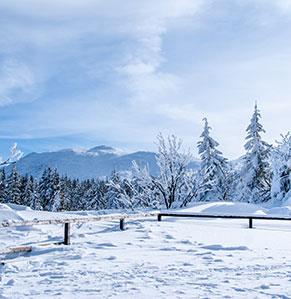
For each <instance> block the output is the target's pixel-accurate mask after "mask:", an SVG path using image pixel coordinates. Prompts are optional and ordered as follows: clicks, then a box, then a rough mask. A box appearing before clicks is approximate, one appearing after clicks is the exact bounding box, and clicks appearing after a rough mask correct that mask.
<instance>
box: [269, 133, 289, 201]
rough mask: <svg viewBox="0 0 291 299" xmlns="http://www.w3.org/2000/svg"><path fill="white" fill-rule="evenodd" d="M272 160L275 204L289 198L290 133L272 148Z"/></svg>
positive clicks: (273, 198)
mask: <svg viewBox="0 0 291 299" xmlns="http://www.w3.org/2000/svg"><path fill="white" fill-rule="evenodd" d="M271 161H272V174H273V178H272V187H271V194H272V200H273V202H274V203H275V204H281V203H282V202H283V201H286V200H288V199H289V198H291V134H290V132H289V133H288V134H286V135H285V136H282V141H280V142H278V146H277V147H276V148H274V149H273V151H272V154H271Z"/></svg>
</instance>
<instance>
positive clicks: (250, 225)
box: [249, 218, 253, 228]
mask: <svg viewBox="0 0 291 299" xmlns="http://www.w3.org/2000/svg"><path fill="white" fill-rule="evenodd" d="M249 228H253V218H249Z"/></svg>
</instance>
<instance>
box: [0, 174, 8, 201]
mask: <svg viewBox="0 0 291 299" xmlns="http://www.w3.org/2000/svg"><path fill="white" fill-rule="evenodd" d="M6 201H7V192H6V174H5V170H4V168H2V169H1V171H0V203H5V202H6Z"/></svg>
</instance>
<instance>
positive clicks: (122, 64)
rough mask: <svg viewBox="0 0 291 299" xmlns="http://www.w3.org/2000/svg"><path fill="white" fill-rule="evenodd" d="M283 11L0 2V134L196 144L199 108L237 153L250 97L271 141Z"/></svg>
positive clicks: (283, 50) (278, 112) (281, 116)
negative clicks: (166, 135)
mask: <svg viewBox="0 0 291 299" xmlns="http://www.w3.org/2000/svg"><path fill="white" fill-rule="evenodd" d="M290 16H291V9H290V1H289V0H286V1H283V0H281V1H280V0H277V1H276V0H270V1H263V0H254V1H248V0H247V1H239V0H235V1H226V0H225V1H224V0H223V1H212V0H201V1H197V0H179V1H177V0H158V1H157V0H147V1H134V0H124V1H122V2H121V1H118V0H106V1H105V0H87V1H83V0H82V1H81V0H75V1H69V0H58V1H56V0H53V1H38V0H23V1H17V0H9V1H8V0H4V1H1V2H0V62H1V64H0V105H1V106H2V109H1V111H0V134H1V135H2V136H12V137H17V136H29V137H31V138H34V137H35V138H36V137H38V138H39V137H50V138H51V137H53V136H63V135H74V134H75V135H76V136H80V134H87V135H88V136H90V138H92V140H93V139H94V138H95V139H96V140H103V141H104V142H105V141H106V140H107V141H108V142H110V143H111V144H114V142H116V143H118V144H119V145H120V144H121V143H124V144H125V145H127V144H132V145H133V146H134V147H138V146H142V147H148V148H150V147H152V144H153V143H152V140H153V139H154V138H155V135H156V134H157V132H159V131H162V132H174V133H177V134H179V135H181V137H183V138H184V139H185V141H186V143H188V144H191V146H194V145H195V142H196V141H197V138H198V136H199V134H200V130H201V128H200V122H201V119H202V118H203V117H204V116H207V117H209V121H210V123H211V124H212V126H213V134H215V135H216V137H217V138H218V139H219V141H220V143H221V145H222V149H223V150H224V151H225V152H226V154H229V155H232V156H236V155H239V154H240V153H241V152H242V150H243V147H242V144H243V138H244V129H245V127H246V125H247V123H248V120H249V114H250V113H251V110H252V106H253V103H254V100H255V99H257V100H259V105H260V107H261V110H262V112H263V114H264V112H265V114H266V116H265V118H264V121H265V123H266V129H267V131H268V132H269V133H268V135H267V137H268V139H269V141H272V140H274V139H275V138H277V136H278V135H279V134H280V132H281V131H284V129H285V128H286V126H287V125H288V120H289V116H288V115H287V111H288V109H287V108H288V107H290V106H289V105H290V104H289V103H290V99H289V94H290V92H291V90H290V84H289V81H288V78H290V75H291V62H290V61H291V54H290V53H291V42H290V41H291V36H290V31H289V29H288V28H290V25H291V19H290ZM274 102H276V103H278V105H277V106H276V108H274V107H273V106H274V104H273V103H274ZM11 104H14V105H11ZM270 107H273V108H274V109H273V108H270ZM280 107H281V108H280ZM274 119H278V121H277V122H275V124H274ZM20 123H21V126H20V125H19V124H20ZM59 140H60V139H58V142H60V141H59ZM80 140H81V139H80ZM80 142H82V141H80ZM96 142H97V141H96ZM20 145H21V144H20ZM80 145H82V144H80Z"/></svg>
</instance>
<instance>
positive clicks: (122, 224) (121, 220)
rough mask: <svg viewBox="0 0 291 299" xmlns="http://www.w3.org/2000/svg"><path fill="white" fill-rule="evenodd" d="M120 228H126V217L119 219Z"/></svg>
mask: <svg viewBox="0 0 291 299" xmlns="http://www.w3.org/2000/svg"><path fill="white" fill-rule="evenodd" d="M119 228H120V230H124V219H123V218H122V219H120V220H119Z"/></svg>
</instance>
